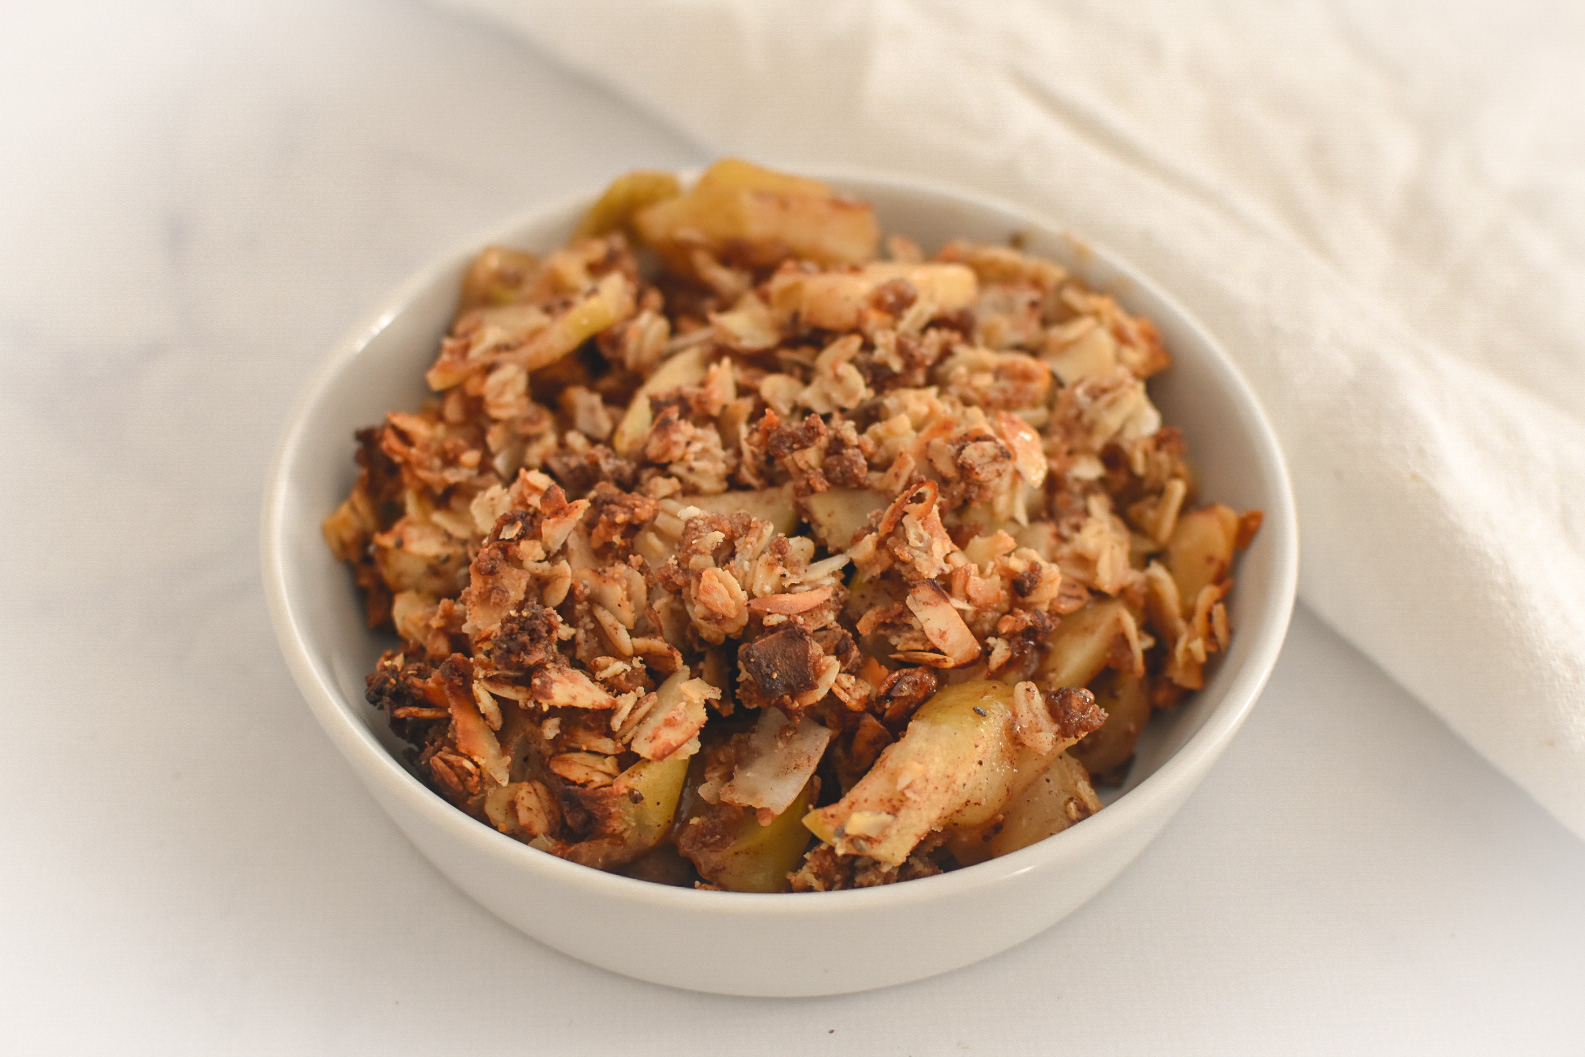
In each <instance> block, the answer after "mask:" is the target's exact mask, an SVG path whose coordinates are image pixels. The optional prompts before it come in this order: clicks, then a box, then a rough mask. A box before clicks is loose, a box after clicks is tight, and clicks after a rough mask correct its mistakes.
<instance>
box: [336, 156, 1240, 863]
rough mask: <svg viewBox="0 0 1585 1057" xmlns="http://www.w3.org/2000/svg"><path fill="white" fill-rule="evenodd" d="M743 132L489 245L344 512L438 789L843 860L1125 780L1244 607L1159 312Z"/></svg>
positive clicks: (639, 858) (1222, 509)
mask: <svg viewBox="0 0 1585 1057" xmlns="http://www.w3.org/2000/svg"><path fill="white" fill-rule="evenodd" d="M879 245H880V237H879V231H878V228H877V225H876V221H875V217H874V214H873V211H872V210H871V209H870V207H869V206H868V205H867V204H866V203H863V202H860V201H855V200H853V199H850V198H847V197H844V196H842V195H840V194H837V193H835V192H833V191H832V190H831V189H830V188H828V187H826V186H825V185H823V184H820V183H817V182H815V181H812V180H806V179H803V178H800V177H796V176H790V175H785V174H781V173H775V172H770V171H768V170H764V169H760V168H758V167H755V166H752V165H749V164H747V163H745V162H740V161H735V160H727V161H723V162H719V163H717V164H716V165H715V166H712V167H711V168H710V169H709V170H707V171H706V172H705V173H704V175H703V176H702V177H701V178H700V179H699V180H698V182H697V183H696V184H695V185H694V186H693V187H692V188H689V189H687V190H684V189H683V188H681V187H679V186H678V183H677V181H676V180H675V178H673V177H671V176H670V175H669V174H664V173H646V172H638V173H632V174H629V175H627V176H624V177H622V178H621V179H619V180H617V181H616V182H615V183H614V184H613V185H612V187H611V188H610V189H609V190H608V191H607V192H606V194H605V195H604V197H602V198H601V199H600V201H599V202H598V203H597V204H596V206H595V207H594V209H593V210H592V211H591V213H590V214H589V216H588V217H587V218H586V219H585V221H584V222H583V224H582V225H581V226H580V228H579V230H578V232H577V233H576V235H575V237H574V238H573V239H572V240H571V241H569V242H568V243H567V244H566V245H564V246H562V247H560V248H559V249H556V250H554V251H552V252H551V253H549V254H548V255H545V256H543V257H537V256H534V255H532V254H529V253H525V252H523V251H520V250H516V249H509V248H505V247H492V248H490V249H487V250H485V251H484V252H483V253H482V254H480V255H479V257H478V258H477V259H476V260H475V261H474V263H473V265H472V266H471V268H470V269H469V271H468V273H467V276H466V278H465V281H464V283H463V288H462V291H461V296H460V300H459V306H458V312H457V315H456V318H455V319H454V320H453V322H452V325H451V328H450V331H449V333H448V334H447V335H446V337H445V339H444V341H443V342H442V344H441V347H440V350H439V353H438V356H437V358H436V359H435V362H434V365H433V366H432V367H431V368H430V370H429V372H428V373H427V375H426V378H427V380H428V382H429V385H430V387H431V388H432V389H433V391H434V398H433V399H432V400H431V401H430V402H429V403H428V404H426V405H425V406H424V407H423V408H421V409H419V410H417V411H392V412H391V413H390V414H388V415H387V416H386V418H385V420H384V421H383V422H381V423H380V424H378V425H376V426H372V427H370V428H368V429H365V430H362V431H360V432H359V433H358V434H357V440H358V448H357V453H356V454H357V463H358V466H359V468H360V473H359V476H358V480H357V484H356V485H355V486H354V487H353V489H352V492H351V494H350V495H349V496H348V498H347V499H346V501H345V502H344V503H343V504H342V505H341V506H340V507H339V508H338V509H337V510H336V511H335V512H334V513H333V514H331V515H330V516H329V517H328V518H327V519H326V521H325V525H324V529H325V536H326V539H327V540H328V542H329V544H330V546H331V548H332V550H333V551H334V553H335V554H336V556H337V557H338V558H340V559H342V560H343V561H345V562H347V563H348V564H349V565H350V566H351V567H352V570H353V572H354V575H355V577H356V581H357V584H358V586H359V588H360V589H361V591H362V594H363V598H364V601H365V605H366V609H367V614H368V620H369V624H370V626H371V627H374V628H378V629H386V630H390V631H393V632H394V633H395V635H396V636H397V637H398V638H399V639H400V644H399V645H398V646H396V647H395V648H392V649H390V650H388V651H386V653H385V655H384V656H383V657H382V658H381V659H380V662H379V664H378V666H377V667H376V669H375V671H374V672H373V673H371V674H370V676H369V680H368V696H369V700H370V701H371V702H372V703H374V704H375V705H376V706H378V707H380V708H382V709H384V710H385V711H386V713H387V714H388V715H389V717H390V721H391V723H392V725H393V727H394V728H395V730H396V731H397V733H398V734H399V735H400V736H401V737H403V738H404V739H405V740H406V741H407V742H408V743H409V744H410V745H411V746H412V753H411V762H412V764H413V765H414V767H415V769H416V771H417V773H419V774H420V775H421V776H422V777H423V778H424V779H425V780H426V781H427V782H428V783H429V784H430V785H431V786H432V787H433V788H434V789H435V790H436V791H437V792H438V793H440V794H441V795H442V796H444V797H446V798H447V799H448V800H450V801H451V802H452V803H454V804H455V805H457V806H458V807H459V808H461V809H462V810H464V811H466V812H468V813H469V814H471V815H473V816H474V817H476V818H478V819H480V820H481V821H483V822H486V823H487V824H489V825H492V826H494V827H495V828H496V829H498V830H500V831H501V832H503V833H506V834H509V835H511V836H513V837H516V838H518V839H520V840H523V841H526V842H528V843H530V844H531V845H533V846H534V847H536V848H540V849H542V850H544V851H547V852H550V853H552V854H555V855H559V856H562V857H565V858H567V859H570V860H573V861H575V862H580V863H584V864H586V865H589V866H594V867H598V868H601V869H608V870H620V871H622V872H626V873H629V874H630V875H632V876H635V877H643V878H646V879H650V880H656V881H662V882H666V883H672V884H695V885H699V886H701V887H708V888H717V889H730V890H739V891H786V890H789V889H791V890H795V891H829V890H832V889H839V888H850V887H861V886H867V885H875V884H887V883H891V882H894V881H899V880H906V879H909V878H914V877H922V876H928V875H930V874H933V873H939V872H941V871H942V870H945V869H954V868H957V867H959V866H963V865H968V864H971V863H974V862H979V861H981V860H983V859H985V858H989V857H991V856H994V855H1001V854H1005V853H1007V852H1009V851H1013V850H1016V849H1017V848H1020V847H1023V846H1025V845H1027V844H1030V843H1033V842H1034V841H1036V840H1040V839H1043V838H1044V837H1047V836H1050V835H1052V834H1054V833H1056V832H1059V831H1060V830H1062V829H1064V828H1066V827H1067V826H1069V825H1072V824H1074V823H1076V822H1078V821H1081V820H1082V819H1084V818H1086V817H1088V815H1090V814H1091V813H1093V812H1094V811H1096V810H1099V809H1100V807H1101V802H1100V800H1099V799H1098V798H1097V796H1096V793H1095V789H1094V785H1093V784H1092V775H1093V776H1094V780H1095V781H1102V782H1106V781H1114V782H1115V781H1120V780H1121V778H1122V777H1123V775H1124V774H1125V773H1126V770H1127V767H1128V764H1129V762H1130V760H1131V758H1132V755H1133V750H1134V744H1135V742H1136V740H1137V739H1138V737H1139V735H1140V732H1141V731H1142V730H1143V728H1144V726H1145V723H1146V721H1147V720H1148V719H1149V717H1150V715H1151V713H1152V711H1153V710H1155V709H1162V708H1172V707H1174V706H1176V705H1177V704H1178V703H1179V702H1181V701H1182V700H1183V698H1184V696H1185V695H1186V694H1187V693H1189V692H1192V691H1193V690H1195V689H1197V688H1199V687H1200V686H1202V685H1203V683H1204V678H1205V675H1204V673H1205V668H1206V666H1207V664H1208V663H1210V662H1211V660H1212V658H1213V657H1214V655H1216V654H1218V653H1221V652H1224V651H1225V650H1226V649H1227V648H1228V645H1229V641H1230V637H1231V635H1232V629H1231V625H1230V623H1229V620H1228V613H1227V608H1226V604H1225V599H1226V597H1227V594H1228V591H1229V590H1230V589H1231V587H1232V579H1231V576H1230V570H1231V566H1232V562H1233V559H1234V555H1235V553H1236V551H1237V550H1238V549H1240V548H1242V547H1244V546H1247V545H1248V543H1249V541H1250V539H1251V538H1252V536H1253V535H1254V533H1255V532H1256V530H1257V529H1258V528H1259V525H1260V514H1259V512H1248V513H1242V514H1240V513H1238V512H1236V511H1234V510H1232V509H1230V508H1228V507H1226V506H1223V505H1220V504H1208V505H1200V504H1197V502H1196V488H1195V480H1194V475H1193V473H1192V471H1191V468H1190V465H1189V463H1188V462H1187V453H1186V450H1185V446H1184V443H1183V438H1182V436H1181V434H1180V433H1179V432H1178V431H1177V430H1175V429H1173V428H1172V427H1171V426H1165V425H1163V424H1162V421H1161V416H1160V414H1159V413H1158V412H1157V410H1156V408H1155V406H1154V404H1153V403H1152V402H1151V399H1150V396H1149V393H1148V391H1147V387H1146V380H1147V379H1149V378H1150V377H1151V376H1152V375H1154V374H1156V373H1158V372H1160V371H1162V370H1165V369H1166V368H1167V367H1168V366H1169V365H1170V363H1171V358H1170V356H1169V354H1168V352H1167V350H1166V349H1165V348H1164V347H1163V345H1162V342H1161V340H1160V337H1159V336H1158V334H1157V332H1156V330H1155V328H1154V327H1153V326H1152V325H1151V323H1150V322H1149V321H1148V320H1146V319H1142V318H1139V317H1137V316H1132V315H1130V314H1128V313H1127V312H1126V311H1125V310H1124V309H1123V308H1122V307H1121V306H1119V305H1118V303H1117V302H1116V301H1115V300H1113V299H1112V298H1111V297H1109V296H1106V295H1105V294H1102V293H1099V292H1097V291H1093V290H1090V289H1088V288H1086V287H1085V286H1084V285H1083V284H1082V283H1080V282H1079V281H1078V280H1076V279H1075V278H1074V277H1072V276H1070V275H1069V274H1068V273H1067V272H1066V271H1064V270H1063V269H1062V268H1061V267H1059V266H1057V265H1056V264H1054V263H1052V262H1050V261H1047V260H1043V259H1040V258H1038V257H1034V256H1030V255H1028V254H1025V253H1023V252H1020V251H1018V250H1014V249H1010V248H1007V247H1001V246H988V245H976V244H970V243H965V242H954V243H950V244H948V245H947V246H945V247H942V248H941V249H939V250H938V251H937V252H936V253H934V254H933V255H931V256H926V255H925V254H924V253H923V252H922V251H921V250H920V248H919V247H918V246H916V245H915V244H914V243H912V242H910V241H908V240H907V239H906V238H902V237H898V236H893V237H892V238H891V239H889V240H888V241H887V256H886V259H881V257H880V256H879V249H878V248H879Z"/></svg>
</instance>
